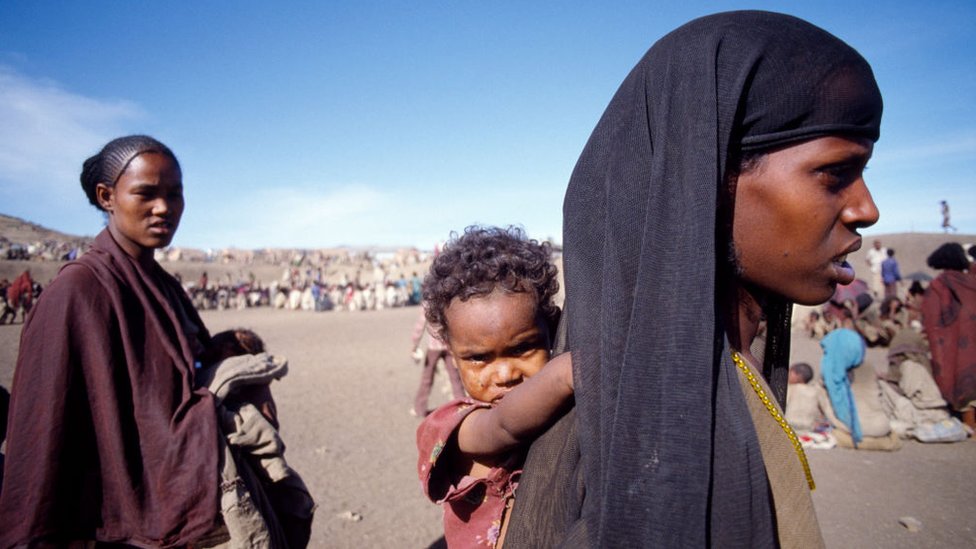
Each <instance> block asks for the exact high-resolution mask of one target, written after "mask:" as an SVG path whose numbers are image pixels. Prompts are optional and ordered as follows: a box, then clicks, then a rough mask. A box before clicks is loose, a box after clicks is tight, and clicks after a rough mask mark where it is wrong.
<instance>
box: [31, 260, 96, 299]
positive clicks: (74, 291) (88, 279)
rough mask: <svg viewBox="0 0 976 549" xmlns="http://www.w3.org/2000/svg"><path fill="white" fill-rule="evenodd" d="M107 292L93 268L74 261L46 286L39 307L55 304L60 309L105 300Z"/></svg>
mask: <svg viewBox="0 0 976 549" xmlns="http://www.w3.org/2000/svg"><path fill="white" fill-rule="evenodd" d="M106 293H107V290H106V288H105V285H104V284H103V282H102V281H101V280H99V278H98V276H97V275H96V274H95V272H94V271H93V270H92V269H90V268H88V267H87V266H85V265H84V264H82V263H79V262H76V261H73V262H71V263H68V264H67V265H65V266H64V267H62V268H61V271H60V272H58V275H57V276H55V277H54V279H53V280H52V281H51V283H50V284H48V285H47V287H45V288H44V291H43V292H42V293H41V297H40V299H39V300H38V307H42V306H43V305H45V304H47V305H49V306H50V305H51V304H54V306H55V307H57V308H59V309H62V310H67V309H69V308H73V307H74V305H76V304H79V303H92V302H95V301H103V298H104V297H105V296H106Z"/></svg>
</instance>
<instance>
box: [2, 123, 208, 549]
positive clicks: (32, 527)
mask: <svg viewBox="0 0 976 549" xmlns="http://www.w3.org/2000/svg"><path fill="white" fill-rule="evenodd" d="M81 184H82V187H83V188H84V190H85V193H86V194H87V196H88V200H89V201H90V202H91V203H92V204H93V205H95V207H97V208H98V209H100V210H102V211H103V212H105V214H106V216H107V219H108V226H107V227H106V229H105V230H103V231H102V232H101V233H100V234H99V235H98V237H97V238H96V239H95V242H94V244H93V245H92V248H91V250H90V251H89V252H88V253H86V254H85V255H84V256H83V257H82V258H80V259H78V260H77V261H73V262H71V263H68V264H67V265H65V266H64V268H62V269H61V272H60V273H59V274H58V276H57V277H56V278H55V279H54V281H53V282H52V283H51V284H50V286H49V287H48V289H47V290H46V291H45V292H44V294H43V296H42V297H41V298H40V299H39V300H38V302H37V304H36V305H35V309H34V312H33V313H32V314H31V316H30V318H29V319H28V321H27V323H26V325H25V326H24V330H23V334H22V336H21V344H20V355H19V357H18V359H17V368H16V371H15V374H14V382H13V390H12V397H11V403H10V419H9V424H8V425H9V431H8V439H7V458H6V463H5V469H4V479H5V483H4V486H3V492H2V493H0V547H3V548H6V547H14V546H24V545H29V546H32V547H34V546H66V545H75V544H81V543H84V542H90V541H98V542H108V543H118V544H127V545H134V546H139V547H174V546H185V545H187V544H190V543H193V542H196V541H198V540H200V539H201V538H203V537H204V536H205V535H206V534H207V533H208V532H210V531H212V530H213V528H214V527H215V524H217V523H218V512H219V506H218V503H219V494H218V474H219V472H218V448H217V425H216V415H215V411H214V410H215V409H214V403H213V397H212V395H211V394H210V393H209V392H208V391H207V390H206V389H205V388H203V389H196V388H195V387H194V362H195V360H196V359H195V357H197V356H199V354H200V353H201V352H202V350H203V348H204V344H205V343H206V342H207V340H208V339H209V335H208V334H207V331H206V329H205V328H204V325H203V323H202V322H201V321H200V318H199V317H198V316H197V314H196V312H195V310H194V309H193V306H192V305H191V304H190V302H189V301H188V300H187V298H186V296H185V294H184V293H183V290H182V288H181V287H180V285H179V284H178V283H177V281H176V280H175V279H174V278H173V277H172V276H170V275H169V274H167V273H166V272H165V271H164V270H163V269H162V268H161V267H160V266H159V265H158V264H157V263H156V261H155V260H154V259H153V252H154V250H156V249H157V248H162V247H164V246H167V245H169V243H170V241H171V240H172V239H173V234H174V233H175V232H176V228H177V226H178V225H179V222H180V216H181V215H182V213H183V181H182V173H181V171H180V165H179V162H178V161H177V159H176V156H175V155H174V154H173V153H172V151H170V150H169V148H167V147H166V146H165V145H163V144H162V143H160V142H158V141H156V140H155V139H153V138H151V137H146V136H129V137H123V138H119V139H116V140H114V141H111V142H110V143H108V144H107V145H106V146H105V147H104V148H103V149H102V151H101V152H100V153H99V154H97V155H95V156H93V157H91V158H89V159H88V160H86V161H85V164H84V169H83V172H82V174H81Z"/></svg>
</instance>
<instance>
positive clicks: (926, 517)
mask: <svg viewBox="0 0 976 549" xmlns="http://www.w3.org/2000/svg"><path fill="white" fill-rule="evenodd" d="M418 314H419V309H418V308H407V309H392V310H384V311H367V312H355V313H312V312H290V311H280V310H269V309H248V310H244V311H206V312H204V314H203V319H204V321H205V322H206V323H207V326H208V328H209V329H210V330H211V331H212V332H217V331H220V330H222V329H226V328H230V327H235V326H244V327H249V328H252V329H254V330H255V331H257V332H258V333H259V334H260V335H261V336H262V337H263V338H264V339H265V342H266V343H267V345H268V348H269V350H270V351H271V352H273V353H275V354H278V355H283V356H285V357H287V358H288V360H289V368H290V370H289V374H288V376H287V377H285V378H284V379H283V380H282V381H280V382H276V383H275V385H274V386H273V391H274V394H275V398H276V400H277V402H278V408H279V414H280V419H281V424H282V435H283V437H284V440H285V441H286V443H287V444H288V452H287V458H288V460H289V462H290V463H291V464H292V465H293V466H294V467H295V468H296V469H297V470H298V471H299V472H300V473H301V474H302V475H303V476H304V478H305V481H306V483H307V484H308V486H309V488H310V489H311V491H312V494H313V496H314V497H315V499H316V501H317V502H318V504H319V508H318V511H317V513H316V517H315V524H314V532H313V538H312V544H311V546H312V547H336V548H355V549H364V548H372V547H416V548H424V547H429V546H431V545H432V544H435V543H436V542H437V541H438V540H439V538H440V536H441V526H440V516H441V514H440V509H439V508H438V507H437V506H435V505H433V504H431V503H429V502H427V501H426V500H425V499H424V497H423V495H422V493H421V491H420V486H419V483H418V481H417V474H416V460H417V457H416V449H415V446H414V431H415V429H416V427H417V424H418V420H417V419H416V418H414V417H411V416H410V415H409V414H408V413H407V410H408V409H409V408H410V407H411V404H412V400H413V395H414V391H415V390H416V387H417V382H418V379H419V376H420V367H419V366H417V365H416V364H414V363H413V362H412V361H411V360H410V358H409V356H408V355H409V350H410V333H411V329H412V326H413V323H414V321H415V320H416V318H417V315H418ZM19 333H20V325H19V324H18V325H15V326H8V325H3V326H0V384H2V385H4V386H7V387H9V386H10V382H11V379H12V376H13V367H14V363H15V357H16V348H17V340H18V336H19ZM795 339H796V341H795V343H794V357H795V358H796V359H797V360H806V361H809V362H819V352H820V351H819V347H818V345H817V344H816V342H812V341H809V340H806V339H805V338H803V337H802V336H799V337H797V338H795ZM435 383H436V388H435V390H434V396H433V400H432V402H431V404H432V405H436V404H438V403H440V402H444V401H446V399H447V395H446V394H445V393H444V392H443V391H442V390H441V387H443V379H442V376H441V377H439V378H438V379H437V381H436V382H435ZM809 457H810V462H811V465H812V467H813V472H814V475H815V477H816V480H817V483H818V488H817V490H816V492H814V502H815V503H816V507H817V512H818V514H819V517H820V522H821V526H822V528H823V531H824V535H825V537H826V540H827V544H828V546H829V547H837V548H845V547H934V548H943V547H973V546H976V523H974V521H973V520H972V516H973V515H972V510H973V508H974V504H976V476H974V475H973V474H972V471H973V468H974V466H976V442H973V441H972V439H970V440H969V441H966V442H961V443H956V444H949V445H922V444H919V443H914V442H909V443H907V444H906V445H905V446H904V448H902V449H901V450H900V451H898V452H893V453H883V452H866V451H853V450H843V449H833V450H821V451H811V452H809ZM350 513H351V514H350ZM904 516H911V517H914V518H915V519H917V520H919V521H920V522H921V524H922V529H921V530H920V531H918V532H909V531H908V530H907V529H906V528H904V527H902V526H901V525H899V523H898V519H899V518H900V517H904ZM355 517H361V520H355Z"/></svg>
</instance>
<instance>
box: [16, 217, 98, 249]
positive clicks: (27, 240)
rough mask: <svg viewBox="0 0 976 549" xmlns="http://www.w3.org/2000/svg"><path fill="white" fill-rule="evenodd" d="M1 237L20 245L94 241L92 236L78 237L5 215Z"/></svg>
mask: <svg viewBox="0 0 976 549" xmlns="http://www.w3.org/2000/svg"><path fill="white" fill-rule="evenodd" d="M0 236H2V237H4V238H6V239H7V240H9V241H11V242H16V243H18V244H31V243H34V242H38V241H45V240H57V241H62V242H64V241H74V240H92V237H90V236H78V235H72V234H67V233H62V232H60V231H55V230H54V229H48V228H47V227H43V226H41V225H38V224H37V223H31V222H30V221H25V220H23V219H20V218H19V217H13V216H10V215H4V214H0Z"/></svg>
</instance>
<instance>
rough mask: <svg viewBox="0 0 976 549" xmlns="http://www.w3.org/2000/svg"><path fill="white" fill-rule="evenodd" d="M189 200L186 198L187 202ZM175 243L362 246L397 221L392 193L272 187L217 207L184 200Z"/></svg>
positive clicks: (360, 188) (356, 187) (366, 188)
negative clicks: (184, 210)
mask: <svg viewBox="0 0 976 549" xmlns="http://www.w3.org/2000/svg"><path fill="white" fill-rule="evenodd" d="M188 199H191V200H192V198H191V197H188ZM187 207H188V209H190V211H189V213H188V215H185V216H184V220H183V223H182V224H181V228H180V232H181V234H180V235H179V236H180V238H179V240H180V241H183V242H187V243H189V244H188V245H190V246H193V245H195V244H196V243H200V244H202V245H206V246H215V247H221V246H227V245H235V246H240V247H245V248H259V247H267V246H273V247H279V246H293V247H308V248H316V247H324V246H329V245H335V244H363V243H365V242H364V241H363V240H362V237H361V236H360V235H373V234H376V232H377V231H382V230H383V228H384V227H385V226H386V225H388V224H391V223H395V222H396V221H394V220H392V219H391V216H393V215H395V211H396V198H395V196H394V195H393V194H392V193H389V192H384V191H380V190H378V189H375V188H372V187H369V186H365V185H348V186H345V187H340V188H335V189H328V190H326V189H316V188H311V189H310V188H302V187H280V186H279V187H274V188H266V189H262V190H260V191H254V192H247V193H242V194H240V195H237V196H234V197H233V198H228V199H226V200H225V201H223V202H222V203H220V204H211V205H207V206H206V207H200V206H197V205H195V204H193V203H192V201H189V203H188V204H187Z"/></svg>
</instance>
